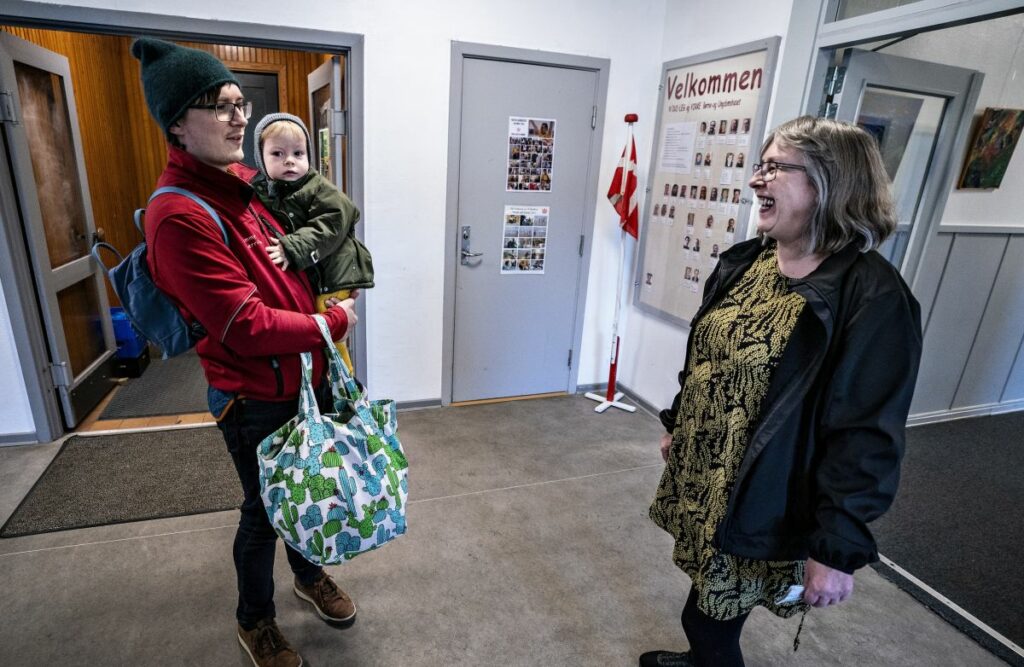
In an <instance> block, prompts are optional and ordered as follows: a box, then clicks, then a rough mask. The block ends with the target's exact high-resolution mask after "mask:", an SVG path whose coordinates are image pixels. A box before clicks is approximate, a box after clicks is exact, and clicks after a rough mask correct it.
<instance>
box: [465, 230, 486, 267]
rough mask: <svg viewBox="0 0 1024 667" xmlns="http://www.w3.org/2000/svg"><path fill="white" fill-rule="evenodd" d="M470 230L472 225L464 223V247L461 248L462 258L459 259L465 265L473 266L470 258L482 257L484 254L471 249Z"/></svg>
mask: <svg viewBox="0 0 1024 667" xmlns="http://www.w3.org/2000/svg"><path fill="white" fill-rule="evenodd" d="M469 230H470V226H469V225H463V226H462V247H461V248H460V249H459V254H460V255H461V259H460V260H459V262H460V263H461V264H462V265H463V266H472V264H470V263H469V260H470V259H472V258H474V257H481V256H483V253H482V252H473V251H472V250H471V249H470V243H469V235H470V231H469Z"/></svg>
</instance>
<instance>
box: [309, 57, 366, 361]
mask: <svg viewBox="0 0 1024 667" xmlns="http://www.w3.org/2000/svg"><path fill="white" fill-rule="evenodd" d="M343 75H344V67H343V66H342V62H341V56H331V59H330V60H328V61H327V62H325V63H324V64H322V65H320V66H319V67H317V68H316V69H315V70H313V71H312V72H310V73H309V74H307V75H306V87H307V89H308V90H309V117H310V120H311V121H312V125H311V126H310V128H309V134H310V139H311V140H312V142H313V155H312V156H311V158H310V165H312V166H313V167H314V168H315V169H316V170H317V171H319V172H320V173H321V174H323V175H324V177H325V178H327V179H328V180H329V181H331V182H332V183H334V185H336V186H337V187H338V189H339V190H341V191H342V192H348V191H347V189H346V188H347V185H348V180H347V174H346V173H345V165H346V163H347V161H346V159H345V158H346V154H345V150H346V148H347V145H346V141H347V139H348V137H347V130H348V128H347V125H348V122H347V120H348V115H347V112H346V107H345V100H346V99H347V96H346V95H345V91H344V89H343V85H342V84H343V81H344V79H343ZM365 224H366V220H365V218H364V219H362V220H361V221H360V223H359V225H357V226H356V235H357V236H358V237H359V239H360V240H362V238H363V225H365ZM371 250H372V249H371ZM365 303H366V302H365V300H364V299H359V300H357V301H356V316H357V317H358V318H359V324H358V325H357V326H356V328H355V329H354V330H353V331H352V332H351V333H349V335H348V338H346V339H345V345H346V346H348V352H349V356H350V357H351V359H352V364H353V366H355V370H356V374H357V375H365V372H366V371H365V370H364V369H362V368H360V366H361V365H362V363H361V360H363V359H364V357H365V355H363V354H361V352H362V350H361V349H360V346H361V345H362V334H363V332H365V331H366V321H365V320H366V307H365V305H364V304H365Z"/></svg>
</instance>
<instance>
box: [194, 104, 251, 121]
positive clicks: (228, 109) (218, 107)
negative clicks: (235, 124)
mask: <svg viewBox="0 0 1024 667" xmlns="http://www.w3.org/2000/svg"><path fill="white" fill-rule="evenodd" d="M189 109H213V111H214V113H216V114H217V120H219V121H222V122H225V123H227V122H229V121H231V120H232V119H233V118H234V117H235V111H236V110H237V111H240V112H241V113H242V118H245V119H246V120H248V119H249V116H251V115H252V102H250V101H249V100H242V101H241V102H217V103H216V104H193V105H192V106H190V107H189Z"/></svg>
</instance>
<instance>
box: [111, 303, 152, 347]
mask: <svg viewBox="0 0 1024 667" xmlns="http://www.w3.org/2000/svg"><path fill="white" fill-rule="evenodd" d="M110 318H111V319H112V320H113V321H114V340H115V341H117V356H118V358H120V359H135V358H137V357H138V356H139V355H141V354H142V353H143V351H144V350H145V349H146V338H145V337H144V336H143V335H142V334H140V333H139V332H138V331H137V330H136V329H135V327H133V326H132V323H131V321H130V320H129V319H128V316H127V315H125V314H124V308H121V307H118V306H115V307H113V308H111V309H110Z"/></svg>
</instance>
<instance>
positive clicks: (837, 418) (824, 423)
mask: <svg viewBox="0 0 1024 667" xmlns="http://www.w3.org/2000/svg"><path fill="white" fill-rule="evenodd" d="M762 247H763V246H762V243H761V241H760V240H759V239H751V240H749V241H745V242H743V243H740V244H737V245H736V246H734V247H732V248H730V249H729V250H728V251H726V252H724V253H722V256H721V258H720V260H719V263H718V266H717V267H716V268H715V270H714V272H713V273H712V274H711V276H710V277H709V279H708V282H707V285H705V289H704V300H703V303H702V304H701V306H700V308H699V309H698V311H697V313H696V315H695V316H694V318H693V321H692V323H691V332H692V331H693V330H694V329H695V327H696V324H697V322H698V321H699V320H700V318H701V317H703V315H704V314H705V313H706V312H707V311H708V310H709V309H710V308H711V307H712V306H714V304H715V303H717V302H718V300H719V299H721V297H722V296H723V295H725V294H726V292H728V290H729V288H731V287H732V285H733V284H734V283H735V282H736V280H737V279H738V278H739V277H740V276H742V275H743V274H744V272H745V271H746V270H747V269H748V268H749V267H750V265H751V264H752V263H753V262H754V260H755V259H756V257H757V255H758V254H759V253H760V252H761V250H762ZM789 284H790V286H791V288H792V289H793V290H794V291H796V292H798V293H799V294H800V295H802V296H803V297H804V299H806V301H807V307H805V308H804V310H803V312H802V313H801V315H800V316H799V318H798V319H797V323H796V326H795V327H794V329H793V333H792V334H791V336H790V338H789V343H788V344H787V346H786V349H785V351H784V352H783V355H782V358H781V360H780V362H779V366H778V368H777V369H776V370H775V373H774V375H773V379H772V382H771V384H770V386H769V388H768V392H767V394H766V395H765V398H764V402H763V404H762V406H761V412H760V415H761V417H760V420H759V422H758V423H757V424H756V425H754V426H753V427H752V428H753V430H752V432H751V434H750V440H749V443H748V446H747V451H746V454H745V455H744V458H743V461H742V463H741V464H740V468H739V471H738V472H737V476H736V481H735V486H734V487H733V491H732V494H731V495H730V498H729V506H728V508H727V510H726V514H725V517H724V518H723V520H722V522H721V523H720V524H719V526H718V529H717V531H716V533H715V545H716V546H717V547H718V548H719V549H720V550H722V551H723V552H725V553H730V554H734V555H737V556H745V557H748V558H755V559H759V560H803V559H806V558H807V557H808V556H810V557H811V558H813V559H814V560H816V561H818V562H820V563H823V564H824V565H828V566H829V567H832V568H835V569H838V570H842V571H843V572H846V573H852V572H853V571H854V570H856V569H857V568H859V567H862V566H863V565H866V564H867V563H870V562H873V561H875V560H877V559H878V552H877V549H876V546H875V541H874V538H873V537H872V535H871V532H870V531H869V530H868V527H867V523H868V522H869V521H872V520H874V519H876V518H878V517H879V516H881V515H882V514H883V513H884V512H885V511H886V510H887V509H888V508H889V505H890V504H891V503H892V500H893V497H894V496H895V494H896V488H897V486H898V484H899V468H900V460H901V458H902V456H903V446H904V430H905V427H906V420H907V413H908V412H909V410H910V399H911V397H912V396H913V392H914V384H915V381H916V378H917V369H918V362H919V361H920V357H921V312H920V307H919V306H918V303H917V300H916V299H915V298H914V296H913V295H912V294H911V292H910V289H909V288H908V287H907V285H906V283H904V282H903V279H902V278H901V277H900V275H899V272H897V271H896V269H895V268H894V267H893V266H892V265H890V264H889V263H888V262H887V261H886V260H885V259H883V258H882V256H881V255H879V254H878V253H877V252H874V251H870V252H867V253H862V252H860V251H859V250H858V249H857V248H856V247H855V246H854V245H850V246H847V247H846V248H845V249H843V250H841V251H840V252H838V253H835V254H833V255H831V256H830V257H829V258H827V259H826V260H825V261H824V262H822V264H821V265H820V266H819V267H818V268H817V269H816V270H815V271H814V272H813V273H811V274H810V275H809V276H807V277H805V278H802V279H799V280H794V279H791V280H790V281H789ZM691 347H692V345H691V343H690V342H689V341H688V342H687V358H688V357H689V355H690V349H691ZM683 368H684V370H685V368H686V365H685V364H684V366H683ZM684 380H685V376H684V372H681V373H680V374H679V382H680V385H682V383H683V382H684ZM681 393H682V392H680V394H677V395H676V397H675V400H674V401H673V402H672V407H671V408H669V409H668V410H662V411H661V414H660V418H661V421H662V424H664V425H665V427H666V429H668V430H669V431H670V432H671V431H672V429H673V428H674V426H675V421H676V414H677V412H678V411H679V401H680V395H681Z"/></svg>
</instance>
